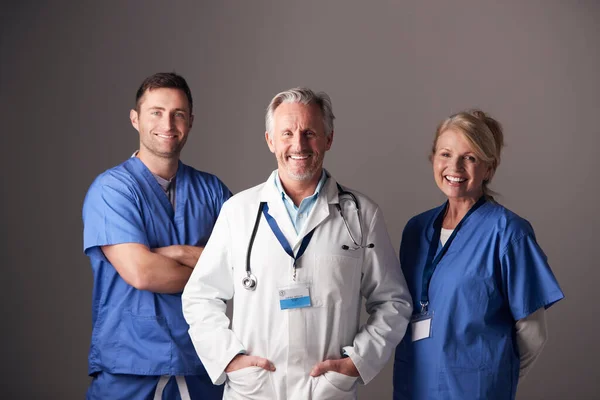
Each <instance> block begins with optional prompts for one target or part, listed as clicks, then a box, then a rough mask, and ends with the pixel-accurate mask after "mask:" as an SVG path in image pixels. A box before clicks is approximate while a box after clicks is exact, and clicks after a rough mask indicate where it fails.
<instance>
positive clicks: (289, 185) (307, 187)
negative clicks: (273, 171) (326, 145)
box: [279, 170, 323, 207]
mask: <svg viewBox="0 0 600 400" xmlns="http://www.w3.org/2000/svg"><path fill="white" fill-rule="evenodd" d="M322 173H323V171H322V170H321V171H319V172H318V173H315V175H314V176H313V177H312V178H310V179H308V180H305V181H296V180H293V179H284V178H282V174H279V180H280V181H281V186H283V190H284V191H285V193H286V194H287V195H288V196H289V197H290V199H292V201H293V202H294V204H295V205H296V207H298V206H299V205H300V203H301V202H302V200H304V199H305V198H307V197H309V196H312V195H313V193H314V192H315V190H316V189H317V185H318V184H319V180H320V179H321V174H322Z"/></svg>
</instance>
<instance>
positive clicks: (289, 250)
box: [262, 203, 317, 281]
mask: <svg viewBox="0 0 600 400" xmlns="http://www.w3.org/2000/svg"><path fill="white" fill-rule="evenodd" d="M262 211H263V215H264V216H265V219H266V220H267V223H268V224H269V226H270V227H271V230H272V231H273V234H274V235H275V237H276V238H277V240H278V241H279V243H280V244H281V247H283V250H285V252H286V253H287V254H288V255H289V256H290V257H292V258H293V259H294V265H293V266H294V274H293V277H292V278H293V280H294V281H295V280H296V263H297V262H298V259H299V258H300V257H302V255H303V254H304V251H305V250H306V248H307V247H308V244H309V243H310V240H311V239H312V237H313V233H315V229H317V228H316V227H315V228H314V229H313V230H312V231H310V232H309V233H308V235H306V236H304V238H303V239H302V244H301V245H300V249H298V254H296V255H295V256H294V252H293V251H292V248H291V246H290V244H289V243H288V241H287V240H286V238H285V236H284V235H283V232H281V229H279V225H277V221H275V218H273V217H272V216H271V214H269V206H268V205H267V204H266V203H264V206H263V209H262Z"/></svg>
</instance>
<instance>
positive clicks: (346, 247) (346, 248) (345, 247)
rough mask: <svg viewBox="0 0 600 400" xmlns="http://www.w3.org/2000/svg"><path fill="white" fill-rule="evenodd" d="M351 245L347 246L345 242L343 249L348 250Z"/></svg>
mask: <svg viewBox="0 0 600 400" xmlns="http://www.w3.org/2000/svg"><path fill="white" fill-rule="evenodd" d="M349 248H350V247H348V246H346V245H345V244H343V245H342V250H348V249H349Z"/></svg>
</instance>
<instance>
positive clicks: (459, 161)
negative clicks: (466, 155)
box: [451, 157, 465, 171]
mask: <svg viewBox="0 0 600 400" xmlns="http://www.w3.org/2000/svg"><path fill="white" fill-rule="evenodd" d="M451 164H452V167H453V168H454V169H455V170H456V171H462V170H463V169H464V166H465V164H464V160H463V158H462V157H454V158H453V159H452V161H451Z"/></svg>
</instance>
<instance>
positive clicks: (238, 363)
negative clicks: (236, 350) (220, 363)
mask: <svg viewBox="0 0 600 400" xmlns="http://www.w3.org/2000/svg"><path fill="white" fill-rule="evenodd" d="M248 367H260V368H263V369H266V370H267V371H275V366H274V365H273V363H272V362H271V361H269V360H267V359H266V358H262V357H257V356H247V355H245V354H238V355H237V356H235V357H234V358H233V359H232V360H231V361H230V362H229V364H228V365H227V368H225V372H232V371H237V370H238V369H242V368H248Z"/></svg>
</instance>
